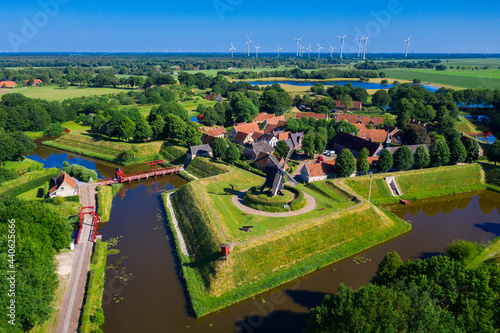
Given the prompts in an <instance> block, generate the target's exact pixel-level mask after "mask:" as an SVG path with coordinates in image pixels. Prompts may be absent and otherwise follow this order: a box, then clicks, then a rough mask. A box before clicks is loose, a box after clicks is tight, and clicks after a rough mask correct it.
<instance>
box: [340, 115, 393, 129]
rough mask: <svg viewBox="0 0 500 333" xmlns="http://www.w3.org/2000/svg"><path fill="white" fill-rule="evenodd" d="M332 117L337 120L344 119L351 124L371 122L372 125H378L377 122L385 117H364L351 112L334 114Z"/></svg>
mask: <svg viewBox="0 0 500 333" xmlns="http://www.w3.org/2000/svg"><path fill="white" fill-rule="evenodd" d="M333 119H335V121H337V122H339V121H341V120H345V121H347V122H350V123H351V124H354V125H356V124H363V125H365V126H366V125H369V124H373V126H378V125H379V124H383V123H384V121H385V119H384V118H380V117H366V116H365V117H364V116H356V115H353V114H334V115H333Z"/></svg>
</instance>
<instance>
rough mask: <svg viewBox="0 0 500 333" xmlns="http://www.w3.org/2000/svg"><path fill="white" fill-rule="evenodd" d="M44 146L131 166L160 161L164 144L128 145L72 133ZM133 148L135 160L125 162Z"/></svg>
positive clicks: (46, 142) (158, 142) (44, 143)
mask: <svg viewBox="0 0 500 333" xmlns="http://www.w3.org/2000/svg"><path fill="white" fill-rule="evenodd" d="M42 144H43V145H46V146H49V147H54V148H58V149H62V150H67V151H71V152H74V153H77V154H81V155H84V156H89V157H95V158H99V159H101V160H104V161H109V162H113V163H119V164H123V165H130V164H137V163H142V162H146V161H152V160H156V159H159V158H160V154H159V152H160V148H161V145H162V142H160V141H157V142H149V143H127V142H123V141H118V140H107V139H104V138H100V137H99V136H98V135H89V134H85V135H84V134H78V133H70V134H67V135H63V136H61V137H60V138H58V139H56V140H51V141H44V142H42ZM132 148H137V153H136V155H135V158H131V159H127V160H123V158H122V155H123V154H124V153H125V152H127V151H129V150H131V149H132Z"/></svg>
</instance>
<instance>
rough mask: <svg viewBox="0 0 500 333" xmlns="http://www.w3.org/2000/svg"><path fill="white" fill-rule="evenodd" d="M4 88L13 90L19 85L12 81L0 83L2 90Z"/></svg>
mask: <svg viewBox="0 0 500 333" xmlns="http://www.w3.org/2000/svg"><path fill="white" fill-rule="evenodd" d="M4 86H5V87H6V88H13V87H15V86H17V83H15V82H12V81H0V88H3V87H4Z"/></svg>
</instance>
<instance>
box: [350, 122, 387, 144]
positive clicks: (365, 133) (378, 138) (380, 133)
mask: <svg viewBox="0 0 500 333" xmlns="http://www.w3.org/2000/svg"><path fill="white" fill-rule="evenodd" d="M356 127H357V128H358V137H359V138H363V139H366V140H370V141H373V142H385V140H386V139H387V131H386V130H379V129H369V128H367V127H366V126H365V125H363V124H356Z"/></svg>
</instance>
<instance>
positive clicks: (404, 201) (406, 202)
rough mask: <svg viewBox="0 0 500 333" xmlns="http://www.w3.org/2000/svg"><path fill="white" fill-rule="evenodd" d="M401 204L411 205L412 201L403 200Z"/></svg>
mask: <svg viewBox="0 0 500 333" xmlns="http://www.w3.org/2000/svg"><path fill="white" fill-rule="evenodd" d="M399 202H400V203H402V204H403V205H409V204H410V201H409V200H406V199H401V200H400V201H399Z"/></svg>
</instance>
